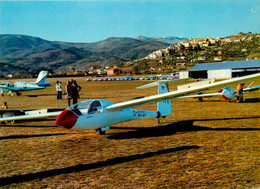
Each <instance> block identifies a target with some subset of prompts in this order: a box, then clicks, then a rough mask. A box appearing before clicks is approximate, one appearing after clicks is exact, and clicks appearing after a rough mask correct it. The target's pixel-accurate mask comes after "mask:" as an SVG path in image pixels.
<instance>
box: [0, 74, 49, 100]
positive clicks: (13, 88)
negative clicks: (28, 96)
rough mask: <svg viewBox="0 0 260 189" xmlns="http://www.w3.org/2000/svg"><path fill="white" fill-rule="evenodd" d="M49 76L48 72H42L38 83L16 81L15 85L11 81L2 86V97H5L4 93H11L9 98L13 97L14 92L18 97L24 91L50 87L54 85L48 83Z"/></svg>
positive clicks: (0, 91)
mask: <svg viewBox="0 0 260 189" xmlns="http://www.w3.org/2000/svg"><path fill="white" fill-rule="evenodd" d="M47 74H48V72H47V71H41V72H40V73H39V75H38V77H37V79H36V81H35V82H30V83H29V82H25V81H16V82H15V83H14V84H12V83H11V82H10V81H9V82H6V83H5V84H4V85H0V95H2V96H4V95H3V92H4V91H9V92H8V95H9V96H13V92H16V94H17V96H20V95H21V92H24V91H32V90H39V89H45V88H46V87H50V86H52V85H51V84H50V83H48V82H47V81H46V77H47Z"/></svg>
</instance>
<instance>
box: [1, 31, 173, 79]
mask: <svg viewBox="0 0 260 189" xmlns="http://www.w3.org/2000/svg"><path fill="white" fill-rule="evenodd" d="M0 42H1V43H0V64H1V69H0V75H7V74H9V73H11V74H35V73H38V72H39V71H40V70H48V71H49V72H52V73H59V72H66V71H67V70H68V69H69V68H70V67H73V68H75V69H80V70H84V69H86V68H88V67H90V66H93V65H95V66H107V65H119V64H121V63H123V62H127V61H132V60H136V59H140V58H143V57H145V56H147V55H149V54H150V53H152V52H154V51H156V50H159V49H162V48H166V47H167V46H169V45H170V44H169V43H166V42H162V41H159V40H147V39H135V38H126V37H121V38H119V37H111V38H108V39H106V40H103V41H99V42H95V43H69V42H56V41H47V40H44V39H41V38H38V37H32V36H26V35H11V34H1V35H0Z"/></svg>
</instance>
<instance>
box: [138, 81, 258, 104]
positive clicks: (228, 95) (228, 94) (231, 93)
mask: <svg viewBox="0 0 260 189" xmlns="http://www.w3.org/2000/svg"><path fill="white" fill-rule="evenodd" d="M171 81H172V80H170V81H167V80H166V81H165V82H171ZM173 81H174V80H173ZM212 81H214V79H213V80H207V81H206V82H204V84H205V83H207V82H212ZM159 82H162V81H155V82H152V83H148V84H146V85H142V86H139V87H137V88H138V89H143V88H148V87H153V86H156V85H158V83H159ZM199 83H202V82H199ZM193 84H197V83H193ZM252 84H253V82H252V83H251V84H250V85H249V86H248V87H247V88H243V94H244V93H245V92H248V91H249V92H252V91H256V90H259V89H260V85H258V86H254V87H251V85H252ZM191 85H192V84H191ZM191 85H189V86H188V87H191ZM213 96H221V97H222V98H223V99H224V100H227V101H231V100H232V99H233V98H234V97H236V96H237V91H236V90H233V89H231V88H230V87H225V88H224V89H223V90H222V91H221V92H216V93H205V94H202V93H201V94H194V95H185V96H179V97H176V98H175V99H181V98H198V99H199V100H200V101H202V100H203V99H202V98H203V97H213Z"/></svg>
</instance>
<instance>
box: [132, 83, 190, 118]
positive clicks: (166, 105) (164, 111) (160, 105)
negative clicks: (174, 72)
mask: <svg viewBox="0 0 260 189" xmlns="http://www.w3.org/2000/svg"><path fill="white" fill-rule="evenodd" d="M188 79H189V78H188ZM188 79H177V80H176V79H175V80H160V81H155V82H152V83H148V84H146V85H142V86H139V87H136V88H137V89H144V88H149V87H153V86H157V85H158V94H164V93H168V92H169V87H168V83H173V82H180V81H186V80H188ZM157 111H158V112H159V115H160V116H161V117H165V116H167V115H170V114H172V108H171V100H170V99H165V100H163V101H159V102H157Z"/></svg>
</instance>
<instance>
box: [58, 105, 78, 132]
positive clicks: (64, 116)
mask: <svg viewBox="0 0 260 189" xmlns="http://www.w3.org/2000/svg"><path fill="white" fill-rule="evenodd" d="M77 119H78V116H77V115H75V114H74V113H73V112H72V111H70V110H67V109H66V110H64V111H63V112H61V114H60V115H59V116H58V117H57V119H56V122H55V123H56V125H58V126H61V127H65V128H67V129H71V128H72V127H73V126H74V125H75V123H76V122H77Z"/></svg>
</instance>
